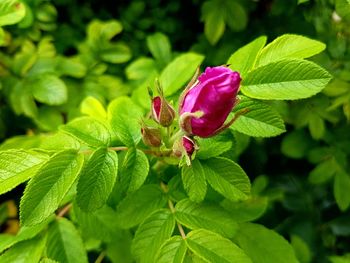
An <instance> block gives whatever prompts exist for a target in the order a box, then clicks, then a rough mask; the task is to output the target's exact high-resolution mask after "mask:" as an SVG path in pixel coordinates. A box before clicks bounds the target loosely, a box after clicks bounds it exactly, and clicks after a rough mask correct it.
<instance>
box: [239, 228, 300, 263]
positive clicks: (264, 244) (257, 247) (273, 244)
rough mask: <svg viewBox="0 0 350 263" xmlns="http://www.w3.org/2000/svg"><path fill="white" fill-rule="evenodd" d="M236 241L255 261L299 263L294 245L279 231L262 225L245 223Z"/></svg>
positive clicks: (263, 262)
mask: <svg viewBox="0 0 350 263" xmlns="http://www.w3.org/2000/svg"><path fill="white" fill-rule="evenodd" d="M234 241H235V242H236V243H237V244H238V245H239V246H240V247H241V248H242V249H243V250H244V251H245V253H247V255H248V256H249V257H250V258H251V259H252V261H253V262H259V263H276V262H285V263H297V262H298V260H297V259H296V257H295V254H294V251H293V248H292V246H291V245H290V244H289V243H288V242H287V241H286V240H285V239H284V238H283V237H282V236H280V235H279V234H278V233H276V232H275V231H273V230H270V229H267V228H265V227H264V226H262V225H258V224H252V223H243V224H241V225H240V228H239V230H238V232H237V234H236V235H235V237H234Z"/></svg>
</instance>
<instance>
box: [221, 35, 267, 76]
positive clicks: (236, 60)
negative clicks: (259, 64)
mask: <svg viewBox="0 0 350 263" xmlns="http://www.w3.org/2000/svg"><path fill="white" fill-rule="evenodd" d="M266 39H267V37H266V36H261V37H258V38H256V39H254V40H253V41H252V42H250V43H248V44H247V45H245V46H243V47H241V48H240V49H238V50H237V51H236V52H235V53H233V54H232V55H231V57H230V58H229V60H228V61H227V64H229V65H230V66H229V67H230V69H232V70H233V71H238V72H239V74H240V75H241V76H242V77H243V79H244V77H245V76H246V74H247V73H248V72H249V71H250V70H252V69H253V68H254V65H255V62H256V59H257V56H258V54H259V52H260V50H261V49H262V48H263V47H264V46H265V44H266Z"/></svg>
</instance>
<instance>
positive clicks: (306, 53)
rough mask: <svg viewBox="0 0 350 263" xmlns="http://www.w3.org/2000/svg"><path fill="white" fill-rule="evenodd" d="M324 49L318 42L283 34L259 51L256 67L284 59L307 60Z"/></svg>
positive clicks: (324, 46) (323, 45)
mask: <svg viewBox="0 0 350 263" xmlns="http://www.w3.org/2000/svg"><path fill="white" fill-rule="evenodd" d="M325 48H326V45H325V44H323V43H322V42H320V41H317V40H313V39H310V38H307V37H304V36H299V35H292V34H285V35H282V36H280V37H278V38H276V39H275V40H274V41H272V42H271V43H269V44H268V45H267V46H266V47H265V48H263V50H262V51H261V53H260V55H259V58H258V60H257V66H258V67H260V66H263V65H266V64H269V63H272V62H275V61H278V60H282V59H285V58H300V59H302V58H308V57H312V56H314V55H316V54H318V53H320V52H322V51H323V50H324V49H325Z"/></svg>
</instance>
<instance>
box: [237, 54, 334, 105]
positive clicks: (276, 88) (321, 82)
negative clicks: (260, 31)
mask: <svg viewBox="0 0 350 263" xmlns="http://www.w3.org/2000/svg"><path fill="white" fill-rule="evenodd" d="M331 78H332V77H331V75H330V74H329V73H328V72H327V71H326V70H325V69H323V68H321V67H320V66H318V65H317V64H315V63H313V62H310V61H306V60H297V59H285V60H280V61H277V62H273V63H271V64H268V65H265V66H262V67H259V68H256V69H255V70H253V71H251V72H250V73H249V74H248V75H247V77H246V78H245V79H244V80H243V83H242V87H241V91H242V92H243V94H245V95H246V96H248V97H251V98H255V99H264V100H295V99H303V98H308V97H311V96H313V95H315V94H316V93H318V92H320V91H321V90H322V89H323V88H324V87H325V86H326V85H327V83H328V82H329V81H330V80H331Z"/></svg>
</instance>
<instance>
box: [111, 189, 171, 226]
mask: <svg viewBox="0 0 350 263" xmlns="http://www.w3.org/2000/svg"><path fill="white" fill-rule="evenodd" d="M165 204H166V198H165V196H164V194H163V192H162V190H161V189H160V187H159V186H158V185H153V184H150V185H144V186H142V187H141V188H140V189H138V190H136V191H135V192H132V193H129V194H128V195H127V196H126V197H125V198H124V199H123V200H122V201H121V202H120V203H119V205H118V207H117V217H116V220H117V222H118V225H119V226H120V227H121V228H131V227H133V226H136V225H138V224H140V223H141V222H142V221H143V220H144V219H145V218H146V217H147V216H148V215H149V214H150V213H152V212H153V211H155V210H157V209H159V208H162V207H163V206H164V205H165Z"/></svg>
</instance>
